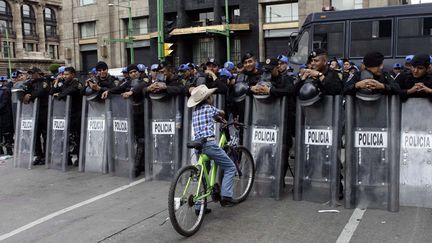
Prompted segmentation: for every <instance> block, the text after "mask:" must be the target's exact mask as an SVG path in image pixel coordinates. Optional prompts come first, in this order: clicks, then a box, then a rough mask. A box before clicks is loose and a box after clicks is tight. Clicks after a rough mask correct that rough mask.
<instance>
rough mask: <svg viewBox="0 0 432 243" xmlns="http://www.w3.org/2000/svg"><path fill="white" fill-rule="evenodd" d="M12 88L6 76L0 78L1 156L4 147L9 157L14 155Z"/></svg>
mask: <svg viewBox="0 0 432 243" xmlns="http://www.w3.org/2000/svg"><path fill="white" fill-rule="evenodd" d="M11 96H12V94H11V87H10V84H9V83H8V79H7V77H6V76H1V77H0V154H3V147H4V148H5V149H6V154H7V155H12V154H13V153H12V148H13V130H14V128H13V115H12V97H11Z"/></svg>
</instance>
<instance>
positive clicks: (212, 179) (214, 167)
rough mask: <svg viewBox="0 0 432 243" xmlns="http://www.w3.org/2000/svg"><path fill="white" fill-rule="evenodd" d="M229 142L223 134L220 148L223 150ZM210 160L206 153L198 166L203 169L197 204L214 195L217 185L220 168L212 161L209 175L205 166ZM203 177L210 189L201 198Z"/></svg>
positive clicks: (223, 133) (199, 182) (202, 155)
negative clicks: (213, 191) (213, 190)
mask: <svg viewBox="0 0 432 243" xmlns="http://www.w3.org/2000/svg"><path fill="white" fill-rule="evenodd" d="M227 142H228V140H227V137H226V135H225V132H221V135H220V139H219V147H220V148H223V147H224V146H225V145H226V144H227ZM209 160H210V158H209V157H208V156H207V155H206V154H204V153H201V154H200V156H199V159H198V163H197V166H199V167H201V170H200V175H199V180H198V188H197V192H196V194H195V197H194V201H195V202H196V201H199V200H201V199H203V198H206V197H208V196H210V195H211V193H212V189H213V186H214V185H215V184H216V177H217V169H218V166H217V164H216V163H215V162H214V160H212V161H211V167H210V173H208V171H207V166H205V165H206V163H207V161H209ZM209 174H210V178H209ZM203 177H204V180H205V181H206V183H207V185H208V188H207V191H206V192H205V194H204V195H201V196H199V195H200V194H199V192H200V189H201V185H202V180H203ZM188 184H189V182H188ZM187 187H188V185H187V186H186V188H187Z"/></svg>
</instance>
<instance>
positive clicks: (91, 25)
mask: <svg viewBox="0 0 432 243" xmlns="http://www.w3.org/2000/svg"><path fill="white" fill-rule="evenodd" d="M80 34H81V39H84V38H93V37H95V36H96V22H87V23H82V24H80Z"/></svg>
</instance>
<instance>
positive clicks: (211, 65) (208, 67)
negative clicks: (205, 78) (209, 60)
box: [207, 64, 219, 74]
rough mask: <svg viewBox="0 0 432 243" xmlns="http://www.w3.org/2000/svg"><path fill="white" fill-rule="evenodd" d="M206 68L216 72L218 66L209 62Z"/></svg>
mask: <svg viewBox="0 0 432 243" xmlns="http://www.w3.org/2000/svg"><path fill="white" fill-rule="evenodd" d="M207 70H210V71H212V72H213V73H214V74H217V73H218V71H219V67H218V65H215V64H210V65H208V66H207Z"/></svg>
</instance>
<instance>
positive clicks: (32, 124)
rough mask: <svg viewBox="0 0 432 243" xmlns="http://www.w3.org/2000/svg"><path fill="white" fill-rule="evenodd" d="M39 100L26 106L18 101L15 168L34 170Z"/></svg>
mask: <svg viewBox="0 0 432 243" xmlns="http://www.w3.org/2000/svg"><path fill="white" fill-rule="evenodd" d="M38 109H39V99H37V98H36V99H35V100H34V102H33V103H29V104H24V103H23V102H21V101H18V105H17V118H16V124H15V145H14V166H15V167H20V168H28V169H31V168H32V162H33V157H34V147H35V143H36V129H37V119H38Z"/></svg>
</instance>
